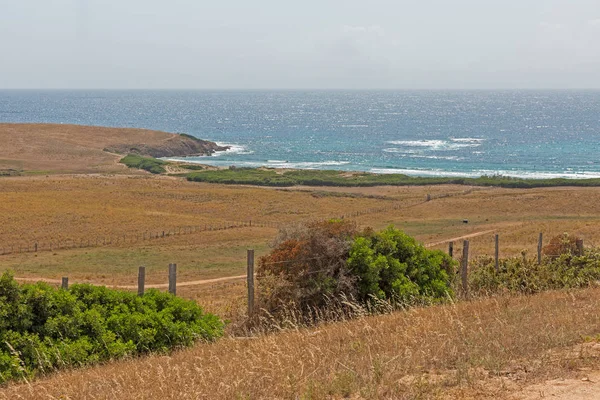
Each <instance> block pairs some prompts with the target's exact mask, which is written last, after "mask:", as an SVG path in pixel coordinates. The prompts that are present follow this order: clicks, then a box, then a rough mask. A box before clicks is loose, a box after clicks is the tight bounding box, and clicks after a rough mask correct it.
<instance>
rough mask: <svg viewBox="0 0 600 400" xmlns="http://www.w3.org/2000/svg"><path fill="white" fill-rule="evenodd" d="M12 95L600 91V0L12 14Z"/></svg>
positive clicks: (5, 40) (196, 1) (227, 2)
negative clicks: (37, 91)
mask: <svg viewBox="0 0 600 400" xmlns="http://www.w3.org/2000/svg"><path fill="white" fill-rule="evenodd" d="M0 88H189V89H194V88H198V89H201V88H242V89H244V88H351V89H360V88H465V89H470V88H600V0H369V1H365V0H301V1H287V0H252V1H251V0H213V1H206V0H0Z"/></svg>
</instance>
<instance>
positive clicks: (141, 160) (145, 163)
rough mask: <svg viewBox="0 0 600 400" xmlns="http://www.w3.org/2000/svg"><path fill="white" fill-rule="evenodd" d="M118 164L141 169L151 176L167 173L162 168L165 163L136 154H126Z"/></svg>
mask: <svg viewBox="0 0 600 400" xmlns="http://www.w3.org/2000/svg"><path fill="white" fill-rule="evenodd" d="M119 162H120V163H121V164H125V165H127V166H128V167H129V168H137V169H143V170H145V171H148V172H150V173H153V174H163V173H165V172H167V170H166V169H165V167H164V166H165V165H167V164H168V163H167V162H166V161H162V160H157V159H156V158H151V157H142V156H139V155H137V154H128V155H127V156H125V157H123V158H122V159H121V161H119Z"/></svg>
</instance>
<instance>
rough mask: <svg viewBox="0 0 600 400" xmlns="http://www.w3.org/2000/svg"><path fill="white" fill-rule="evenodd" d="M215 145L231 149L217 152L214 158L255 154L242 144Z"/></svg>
mask: <svg viewBox="0 0 600 400" xmlns="http://www.w3.org/2000/svg"><path fill="white" fill-rule="evenodd" d="M215 143H216V144H217V145H218V146H221V147H229V149H227V150H223V151H215V152H214V154H213V155H212V156H213V157H218V156H222V155H225V154H252V153H254V151H252V150H248V148H247V147H246V146H243V145H240V144H232V143H220V142H215Z"/></svg>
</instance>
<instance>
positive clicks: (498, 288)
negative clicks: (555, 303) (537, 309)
mask: <svg viewBox="0 0 600 400" xmlns="http://www.w3.org/2000/svg"><path fill="white" fill-rule="evenodd" d="M575 241H576V238H575V237H572V236H570V235H567V234H564V235H560V236H557V237H555V238H553V239H552V240H551V241H550V244H549V245H548V246H546V247H545V248H544V252H545V254H546V255H545V256H544V257H543V258H542V262H541V263H540V264H538V260H537V258H528V257H527V254H526V253H525V252H523V253H522V254H521V257H513V258H508V259H503V260H499V266H498V267H499V268H498V271H496V268H495V261H494V259H492V258H490V257H484V258H480V259H477V260H475V262H474V263H472V270H471V272H470V273H469V288H470V289H471V291H472V292H473V293H474V294H477V295H489V294H494V293H503V292H512V293H524V294H533V293H538V292H541V291H544V290H552V289H565V288H580V287H586V286H590V285H592V284H595V283H597V282H598V281H600V252H598V250H597V249H589V250H588V251H586V252H584V254H582V255H578V254H577V248H576V246H575Z"/></svg>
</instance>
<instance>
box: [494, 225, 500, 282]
mask: <svg viewBox="0 0 600 400" xmlns="http://www.w3.org/2000/svg"><path fill="white" fill-rule="evenodd" d="M499 241H500V239H499V237H498V234H497V233H496V236H495V237H494V242H495V247H496V250H495V252H494V258H495V261H496V273H498V272H500V261H499V259H498V258H499V255H500V246H499V244H500V243H499Z"/></svg>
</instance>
